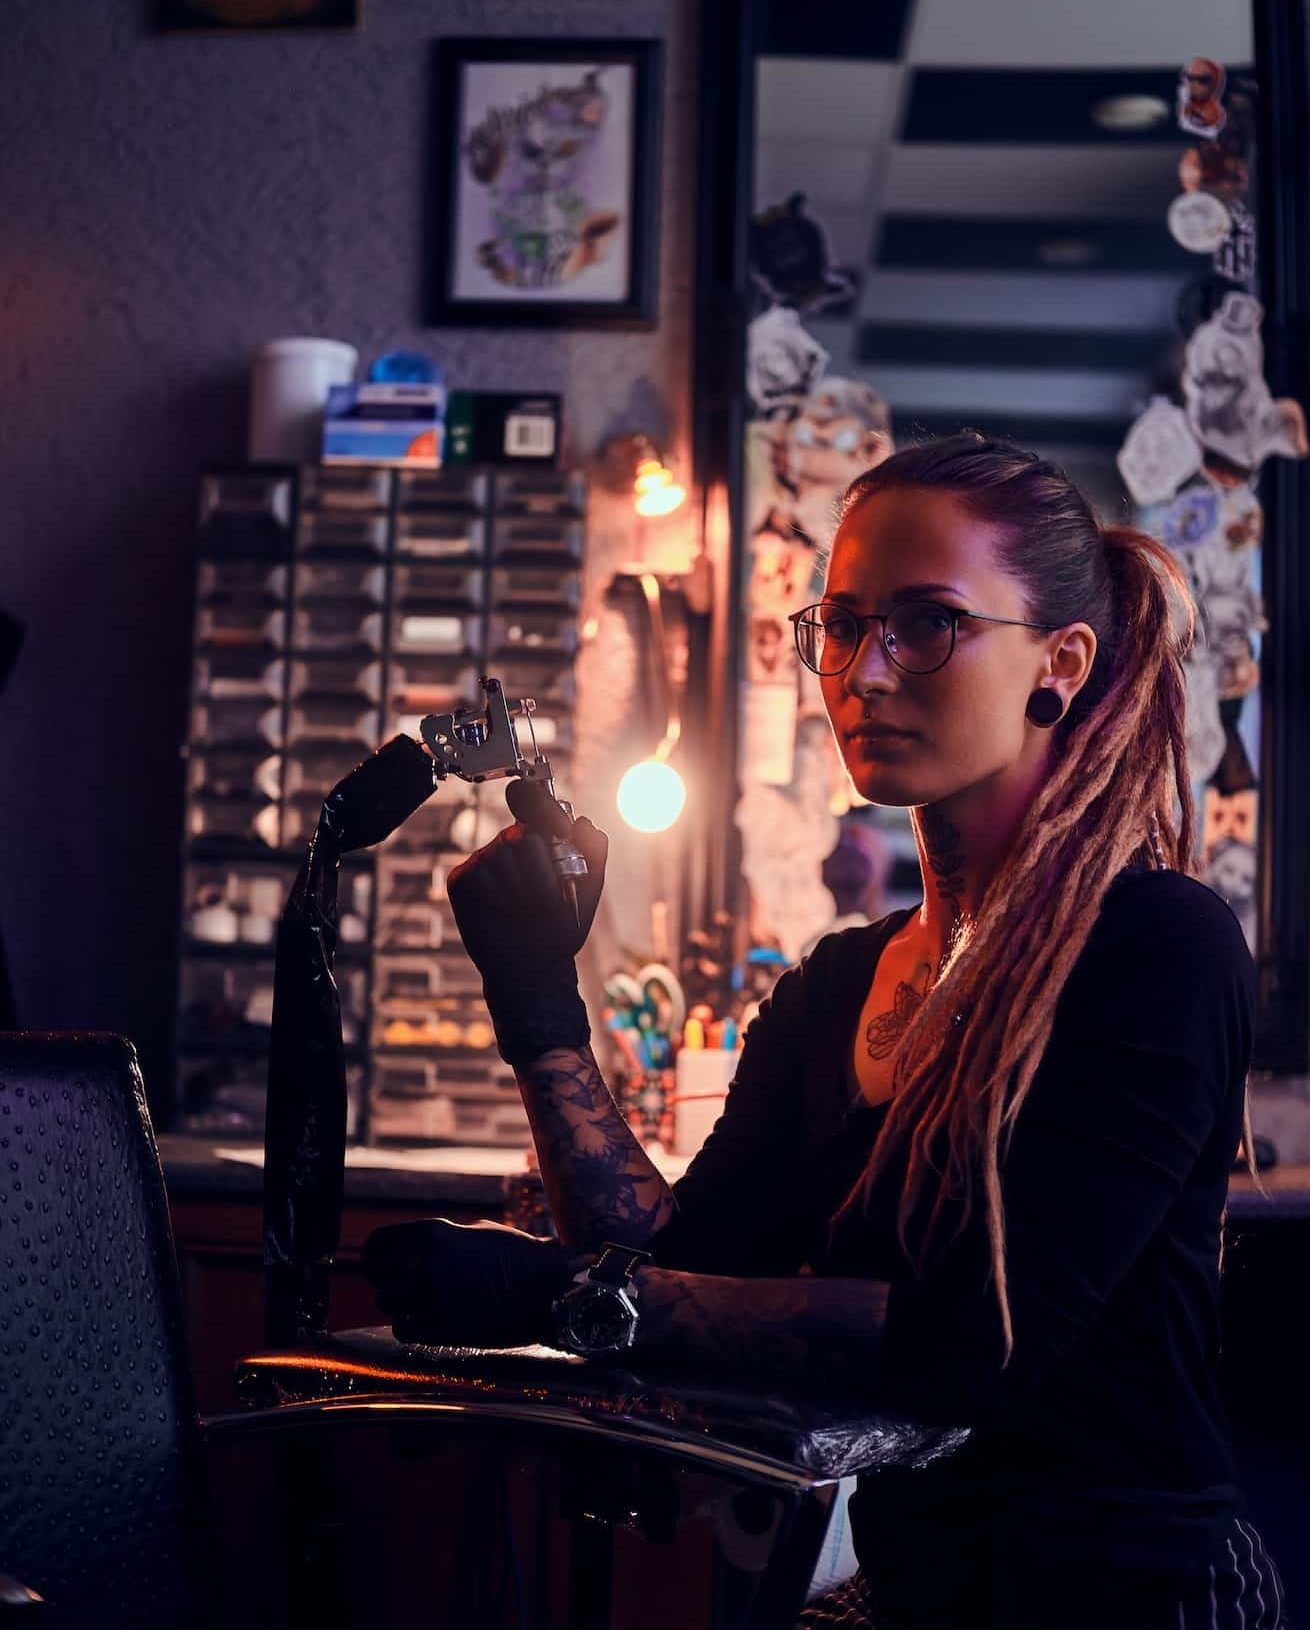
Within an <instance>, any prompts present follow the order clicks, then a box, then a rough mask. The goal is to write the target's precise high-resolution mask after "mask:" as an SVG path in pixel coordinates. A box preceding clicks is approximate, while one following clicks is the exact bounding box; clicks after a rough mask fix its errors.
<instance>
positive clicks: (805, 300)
mask: <svg viewBox="0 0 1310 1630" xmlns="http://www.w3.org/2000/svg"><path fill="white" fill-rule="evenodd" d="M805 203H806V199H805V194H804V193H803V192H794V193H792V194H791V196H790V197H789V198H788V199H787V200H786V202H785V203H782V204H774V205H773V206H772V207H771V208H769V209H765V210H762V211H761V212H760V213H759V214H758V215H753V216H752V217H751V222H750V227H749V230H748V235H747V252H748V255H749V260H750V271H751V279H752V281H753V282H754V283H755V285H756V287H757V288H758V289H759V290H760V291H761V293H762V294H763V295H764V297H765V298H766V299H767V300H768V301H769V302H770V304H776V305H784V306H794V307H795V308H796V309H797V310H798V311H822V310H825V309H832V308H834V307H837V306H840V305H842V304H844V303H845V302H847V301H849V300H850V299H852V297H853V296H854V294H855V277H854V275H853V274H852V273H851V272H848V271H845V270H841V269H839V268H837V267H834V266H833V265H832V264H831V263H830V259H829V254H828V239H827V236H826V234H825V233H824V230H823V228H822V227H821V226H820V225H819V223H818V222H817V221H816V220H815V219H814V217H813V216H811V215H807V214H806V213H805Z"/></svg>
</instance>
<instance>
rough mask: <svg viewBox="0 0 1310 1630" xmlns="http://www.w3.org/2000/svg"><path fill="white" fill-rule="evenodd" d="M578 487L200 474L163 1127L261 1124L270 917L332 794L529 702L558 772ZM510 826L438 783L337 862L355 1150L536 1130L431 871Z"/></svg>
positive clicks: (565, 719) (286, 471)
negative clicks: (486, 706)
mask: <svg viewBox="0 0 1310 1630" xmlns="http://www.w3.org/2000/svg"><path fill="white" fill-rule="evenodd" d="M585 509H586V489H585V484H584V481H583V479H582V477H581V476H580V475H578V474H575V473H572V472H567V471H560V472H556V471H542V470H539V469H538V470H530V471H518V470H500V469H490V468H483V467H480V466H476V465H472V466H462V467H459V468H455V469H450V470H442V471H410V470H391V469H369V468H342V469H330V468H322V467H318V466H308V467H304V468H301V469H299V470H297V469H295V468H291V467H276V466H251V467H248V468H245V469H236V470H214V471H212V472H210V473H208V474H206V475H205V476H204V478H203V481H202V488H201V502H200V521H199V530H198V539H197V556H198V558H197V569H196V597H195V621H194V659H193V671H192V691H191V713H190V724H189V729H188V735H187V745H186V748H185V758H186V815H185V844H184V866H183V885H182V894H183V897H182V907H181V911H182V931H181V956H180V967H179V986H178V1009H177V1025H176V1033H175V1040H176V1059H177V1071H176V1094H177V1102H176V1115H175V1120H174V1124H175V1126H176V1128H177V1129H178V1130H183V1131H194V1132H205V1133H209V1134H217V1135H221V1136H229V1137H230V1136H239V1135H242V1134H246V1135H249V1136H255V1135H258V1134H260V1133H261V1132H262V1127H263V1106H264V1091H265V1084H266V1076H267V1052H268V1038H269V1026H270V1022H271V1018H272V1000H273V952H274V944H275V941H276V936H277V924H278V919H279V917H280V915H281V911H282V906H283V903H284V902H285V899H286V895H287V892H288V890H289V889H290V887H291V884H292V882H293V880H294V878H295V875H296V872H297V870H298V868H299V866H300V862H301V860H302V859H303V856H304V850H305V845H306V843H307V841H308V839H309V837H310V834H311V833H312V832H313V829H314V824H315V822H316V821H317V819H318V812H319V808H320V805H321V804H322V801H323V798H324V795H325V794H326V793H327V792H328V791H329V790H330V789H331V788H332V787H333V785H334V784H335V783H336V782H337V781H338V780H340V778H341V777H342V776H343V775H345V774H347V773H348V771H350V770H351V769H353V768H354V766H355V765H356V764H358V763H359V762H360V760H361V759H363V758H365V757H367V755H368V754H369V753H371V752H372V751H373V750H374V749H375V748H377V747H379V746H380V745H381V744H382V743H383V742H384V741H388V740H390V738H391V737H392V736H394V735H396V734H398V733H401V732H403V733H404V734H406V735H411V736H413V737H415V739H417V738H418V726H419V720H420V719H421V718H422V717H423V715H424V714H427V713H434V712H447V711H450V710H452V709H454V708H458V707H465V706H480V705H481V692H480V691H479V689H478V678H479V675H481V674H483V673H494V674H495V675H496V676H497V677H498V678H500V679H501V680H502V681H503V682H504V685H505V689H506V691H507V692H509V694H510V695H514V696H531V697H534V698H535V699H536V702H537V712H536V714H535V716H534V719H533V724H534V727H535V730H536V738H537V741H538V743H539V744H540V746H541V748H542V750H543V751H545V752H548V753H549V754H550V758H551V763H552V764H553V765H554V767H555V770H556V773H557V774H558V775H559V777H560V780H561V783H562V784H563V785H565V786H567V785H568V783H569V759H570V754H571V752H572V747H573V714H574V705H575V701H576V682H575V672H574V663H575V657H576V653H577V644H578V609H579V606H580V603H581V591H582V563H583V553H584V543H585V519H584V517H585ZM509 819H510V817H509V814H508V811H507V810H506V808H505V802H504V787H503V785H502V784H501V783H499V782H492V783H488V784H487V786H485V787H476V786H470V785H468V784H467V783H465V782H462V781H459V780H456V779H455V778H453V777H452V778H449V779H448V780H446V781H445V782H444V783H443V784H442V785H441V786H440V787H439V788H438V789H437V791H436V792H435V793H434V794H433V796H432V798H431V799H430V800H429V801H428V802H427V803H426V804H425V805H424V806H423V807H422V808H421V809H420V810H418V811H417V813H416V814H414V815H413V816H412V817H411V818H410V820H409V821H408V822H406V824H405V825H404V826H402V827H401V828H400V829H399V831H397V832H396V833H394V834H393V836H392V837H391V838H390V839H389V840H388V841H387V842H386V843H385V844H381V845H379V846H378V848H376V849H373V850H368V851H365V852H363V853H360V854H356V855H352V856H348V857H347V858H346V860H345V861H344V862H343V865H342V869H341V882H340V893H339V900H340V941H339V944H338V949H337V960H336V975H337V983H338V986H339V988H340V995H341V1014H342V1040H343V1042H344V1044H345V1049H346V1058H347V1078H348V1082H349V1086H350V1136H351V1137H352V1139H354V1140H355V1141H368V1142H375V1141H379V1142H390V1141H403V1142H423V1141H442V1142H453V1143H470V1144H488V1145H494V1146H512V1147H520V1146H522V1145H524V1144H526V1143H528V1142H529V1141H530V1135H529V1131H528V1123H527V1118H526V1116H525V1114H524V1112H523V1107H522V1103H521V1100H520V1098H519V1092H518V1088H517V1086H516V1085H515V1083H514V1077H513V1074H512V1072H511V1071H510V1070H509V1069H508V1067H507V1066H506V1065H504V1064H503V1063H502V1062H501V1060H500V1057H499V1055H498V1054H497V1052H496V1050H495V1042H494V1036H493V1034H492V1029H491V1022H490V1018H489V1016H488V1014H487V1010H486V1007H485V1005H484V1003H483V1001H482V996H481V984H480V981H479V979H478V976H477V973H476V971H475V970H474V968H473V966H472V964H471V963H470V962H469V960H468V958H467V956H466V955H465V953H464V950H463V947H462V946H461V944H460V941H459V936H458V934H457V933H456V931H455V926H454V921H453V918H452V917H451V914H450V909H449V906H448V904H447V902H446V899H445V890H444V880H445V875H446V872H447V870H448V869H449V868H450V867H451V866H452V865H454V864H455V863H456V862H457V861H458V859H459V858H460V857H461V856H462V855H465V854H467V853H469V852H470V851H471V850H473V849H475V848H477V847H478V846H479V845H480V844H482V843H485V842H487V841H488V840H489V839H490V838H491V837H492V836H493V835H494V834H495V832H496V831H498V830H499V829H500V828H501V827H502V826H504V825H505V824H507V822H508V821H509Z"/></svg>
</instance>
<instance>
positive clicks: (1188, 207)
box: [1167, 192, 1233, 255]
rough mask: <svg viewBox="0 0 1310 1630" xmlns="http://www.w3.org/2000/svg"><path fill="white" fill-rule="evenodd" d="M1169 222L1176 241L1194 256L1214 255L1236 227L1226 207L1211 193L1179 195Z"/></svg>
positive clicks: (1184, 193) (1174, 202)
mask: <svg viewBox="0 0 1310 1630" xmlns="http://www.w3.org/2000/svg"><path fill="white" fill-rule="evenodd" d="M1167 220H1168V224H1169V232H1170V235H1171V237H1172V238H1173V240H1174V242H1175V243H1179V244H1181V245H1182V246H1183V248H1184V249H1187V250H1190V251H1191V253H1192V254H1194V255H1213V254H1214V253H1215V251H1216V250H1217V249H1218V248H1219V247H1220V245H1221V244H1223V243H1224V241H1225V240H1226V239H1227V237H1228V234H1229V233H1230V232H1231V230H1232V226H1233V218H1232V216H1231V215H1230V214H1229V213H1228V208H1227V206H1226V205H1225V204H1223V203H1222V202H1221V201H1220V200H1219V199H1218V198H1216V197H1215V195H1214V194H1213V193H1212V192H1180V193H1179V194H1178V196H1177V198H1175V199H1174V201H1173V203H1172V204H1170V206H1169V214H1168V216H1167Z"/></svg>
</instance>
